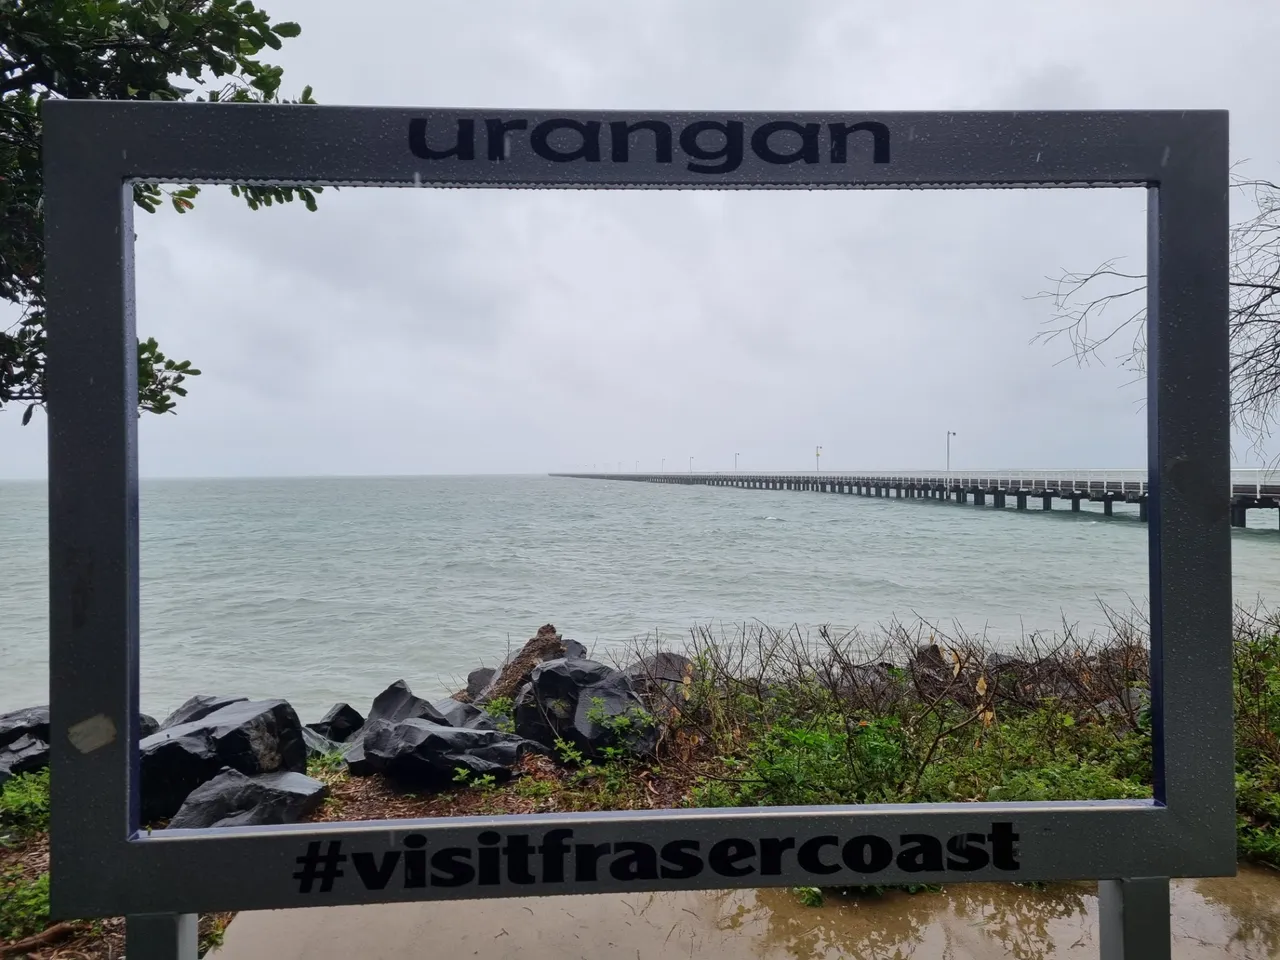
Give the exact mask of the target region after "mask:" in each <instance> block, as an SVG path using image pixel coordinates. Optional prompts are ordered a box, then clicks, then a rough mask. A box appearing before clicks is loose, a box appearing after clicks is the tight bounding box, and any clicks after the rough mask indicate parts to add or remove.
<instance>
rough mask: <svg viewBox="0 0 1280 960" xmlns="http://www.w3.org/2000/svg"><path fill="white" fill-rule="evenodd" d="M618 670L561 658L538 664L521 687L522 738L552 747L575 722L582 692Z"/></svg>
mask: <svg viewBox="0 0 1280 960" xmlns="http://www.w3.org/2000/svg"><path fill="white" fill-rule="evenodd" d="M613 673H614V671H613V670H612V669H611V668H610V667H608V666H606V665H605V664H603V663H597V662H596V661H594V660H581V659H572V660H570V659H568V658H566V657H560V658H558V659H555V660H547V661H546V662H544V663H540V664H538V665H537V666H536V667H534V668H533V670H532V671H531V672H530V674H529V682H528V684H526V685H525V686H524V687H521V688H520V692H519V693H518V694H517V695H516V702H515V709H514V715H515V731H516V734H517V735H518V736H521V737H524V738H525V739H528V740H533V741H536V742H537V743H540V744H542V745H543V746H547V747H552V746H554V745H555V742H556V740H557V739H559V738H560V737H562V736H564V735H565V732H566V731H567V730H568V729H569V727H570V726H571V725H572V723H573V716H574V711H575V710H577V707H578V697H579V694H581V692H582V691H583V690H584V689H586V688H588V687H591V686H594V685H595V684H597V683H600V681H602V680H604V679H605V678H607V677H609V676H611V675H612V674H613Z"/></svg>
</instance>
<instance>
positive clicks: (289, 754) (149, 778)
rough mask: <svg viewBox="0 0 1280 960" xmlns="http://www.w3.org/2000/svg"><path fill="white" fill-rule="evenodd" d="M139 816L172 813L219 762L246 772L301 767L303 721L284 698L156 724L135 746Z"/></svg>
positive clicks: (211, 774)
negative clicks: (170, 724)
mask: <svg viewBox="0 0 1280 960" xmlns="http://www.w3.org/2000/svg"><path fill="white" fill-rule="evenodd" d="M138 752H139V754H140V759H141V767H142V781H141V785H142V818H143V820H144V822H145V821H151V820H157V819H162V818H164V817H171V816H173V815H174V814H175V813H176V812H177V811H178V808H179V807H181V806H182V802H183V801H184V800H185V799H186V798H187V795H188V794H190V793H191V791H192V790H194V789H195V788H196V787H198V786H199V785H200V784H202V783H205V782H206V781H208V780H212V779H213V778H214V777H215V776H217V775H218V772H219V771H220V770H221V769H222V768H223V767H231V768H233V769H235V770H239V771H240V772H241V773H244V774H247V775H250V776H252V775H255V774H259V773H273V772H275V771H277V770H284V771H296V772H302V771H304V770H306V764H307V751H306V744H305V742H304V741H303V735H302V724H301V723H300V722H299V721H298V715H297V714H296V713H295V712H294V710H293V707H291V706H289V704H288V703H286V702H285V701H284V700H258V701H244V702H237V703H232V704H230V705H228V706H224V707H223V708H222V709H221V710H218V711H215V712H214V713H211V714H209V715H207V716H205V717H203V718H202V719H200V720H194V721H191V722H189V723H183V724H179V725H177V726H174V727H167V728H161V730H160V731H159V732H157V733H154V734H152V735H151V736H149V737H147V738H146V739H145V740H143V741H142V742H141V743H140V744H139V746H138Z"/></svg>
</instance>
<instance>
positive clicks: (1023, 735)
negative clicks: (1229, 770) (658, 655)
mask: <svg viewBox="0 0 1280 960" xmlns="http://www.w3.org/2000/svg"><path fill="white" fill-rule="evenodd" d="M1113 626H1114V627H1115V628H1116V630H1115V632H1114V633H1113V635H1111V636H1109V637H1106V638H1104V639H1102V640H1100V641H1089V642H1085V641H1077V640H1076V639H1074V638H1071V637H1068V638H1067V640H1066V641H1061V640H1059V641H1055V645H1054V646H1052V647H1051V648H1044V647H1043V646H1041V648H1040V649H1036V650H1029V651H1027V652H1025V653H1024V654H1023V655H1021V656H1019V657H1004V658H998V659H996V660H995V663H996V667H995V668H993V667H991V666H989V665H988V664H989V663H990V661H989V660H988V657H987V654H986V652H985V651H983V650H982V649H981V647H980V645H979V644H976V643H973V642H970V641H965V640H949V641H947V642H942V641H940V640H938V639H936V638H935V637H929V638H928V639H927V641H926V642H924V643H920V642H919V641H920V640H924V638H921V637H916V636H908V635H906V634H900V635H898V636H897V637H896V638H891V640H892V642H890V643H888V644H886V645H884V646H882V647H881V648H879V649H877V650H876V651H874V655H873V656H871V657H869V658H868V657H867V655H866V652H865V641H863V640H862V639H861V638H857V639H858V643H856V644H855V643H850V642H846V640H843V639H842V640H834V639H832V638H829V637H825V635H824V637H823V639H822V641H821V642H819V643H818V644H813V643H811V642H804V643H802V642H800V641H799V640H797V639H796V638H794V637H789V636H772V637H766V638H760V637H758V638H756V641H755V643H754V644H753V645H752V646H751V648H750V649H749V650H745V651H744V649H743V645H742V644H740V643H739V644H723V643H713V642H711V641H710V639H709V638H707V637H702V638H700V639H696V640H695V651H694V653H695V655H694V677H695V678H696V679H695V680H694V681H693V682H692V683H691V684H686V685H685V686H684V688H683V690H682V692H681V694H680V696H679V698H678V699H679V701H680V702H679V703H677V704H676V706H677V707H678V708H679V709H678V711H675V712H676V714H677V719H676V720H675V721H674V723H673V725H672V729H671V731H670V734H669V736H668V737H667V740H666V743H667V745H668V749H669V750H670V751H671V752H672V754H673V756H666V757H664V758H663V761H664V763H665V764H666V765H667V766H668V767H670V766H672V765H673V764H674V765H676V766H681V761H680V760H679V759H677V758H678V757H680V756H681V755H683V757H684V758H685V759H684V761H683V767H684V769H685V771H686V772H687V774H688V775H689V776H690V777H691V778H692V780H693V784H694V785H693V788H692V789H691V790H690V791H689V793H688V795H687V797H686V800H685V802H686V804H688V805H689V806H700V807H707V806H710V807H715V806H749V805H767V806H782V805H810V804H838V803H877V802H902V801H909V802H947V801H979V800H989V801H1043V800H1111V799H1130V798H1142V797H1149V796H1151V780H1152V761H1151V718H1150V711H1149V708H1148V706H1147V700H1148V696H1147V690H1146V686H1147V682H1148V679H1147V678H1148V671H1149V664H1148V659H1147V650H1146V644H1145V636H1144V635H1143V631H1142V630H1141V628H1140V625H1139V624H1135V623H1131V622H1130V623H1125V622H1122V621H1116V622H1115V623H1113ZM1038 642H1040V643H1042V641H1037V640H1036V639H1035V638H1033V641H1032V645H1033V646H1035V645H1036V643H1038ZM855 653H856V654H858V656H856V657H855ZM895 653H896V654H898V656H897V657H894V654H895ZM904 653H905V654H906V656H903V654H904ZM904 663H905V664H906V666H905V667H904V666H902V664H904ZM891 664H896V665H891ZM1234 666H1235V687H1234V689H1235V712H1236V726H1235V733H1236V738H1235V739H1236V786H1237V810H1238V815H1239V831H1238V846H1239V855H1240V856H1241V857H1242V858H1244V859H1251V860H1257V861H1261V862H1265V863H1269V864H1272V865H1275V866H1280V622H1278V621H1277V619H1276V618H1275V617H1257V616H1251V615H1246V614H1243V613H1242V614H1240V616H1239V617H1238V619H1237V623H1236V629H1235V644H1234ZM682 746H683V751H682ZM700 757H701V758H704V759H700ZM708 757H709V758H710V759H709V761H708V760H707V759H705V758H708ZM803 896H805V897H808V896H810V895H809V894H804V895H803Z"/></svg>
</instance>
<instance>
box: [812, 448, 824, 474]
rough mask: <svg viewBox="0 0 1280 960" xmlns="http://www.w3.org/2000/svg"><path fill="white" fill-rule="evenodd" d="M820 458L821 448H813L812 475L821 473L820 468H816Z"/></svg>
mask: <svg viewBox="0 0 1280 960" xmlns="http://www.w3.org/2000/svg"><path fill="white" fill-rule="evenodd" d="M821 456H822V448H821V447H817V448H815V449H814V451H813V472H814V473H821V472H822V470H821V468H820V467H819V466H818V464H819V462H820V461H819V458H820V457H821Z"/></svg>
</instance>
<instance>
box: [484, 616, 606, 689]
mask: <svg viewBox="0 0 1280 960" xmlns="http://www.w3.org/2000/svg"><path fill="white" fill-rule="evenodd" d="M570 643H572V644H574V650H573V652H575V653H576V652H578V651H579V650H581V651H582V652H584V653H585V652H586V651H585V648H583V646H582V644H580V643H578V642H577V641H574V640H570V641H567V642H566V641H565V639H564V638H563V637H561V636H560V634H558V633H556V628H555V627H554V626H553V625H552V624H549V623H548V624H546V625H545V626H543V627H540V628H539V629H538V633H537V636H535V637H533V638H532V639H530V640H529V641H527V642H526V643H525V645H524V646H523V647H521V648H520V652H519V653H517V654H516V655H515V656H514V657H512V658H511V659H510V660H509V661H508V662H507V663H505V664H504V665H503V666H502V668H501V669H499V670H498V672H497V674H496V675H495V676H494V677H493V679H492V680H490V681H489V683H488V685H487V686H486V687H485V688H484V689H483V690H481V691H480V693H479V694H478V695H477V696H475V697H474V698H473V699H474V700H475V702H476V703H478V704H481V705H483V704H485V703H488V702H489V701H490V700H496V699H498V698H500V697H501V698H509V699H511V700H514V699H515V696H516V694H517V693H519V692H520V688H521V687H523V686H524V685H525V684H526V683H528V682H529V675H530V674H531V673H532V672H533V668H534V667H536V666H537V665H538V664H540V663H542V662H544V661H546V660H556V659H559V658H561V657H565V656H566V655H567V653H568V651H569V646H568V644H570Z"/></svg>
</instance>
